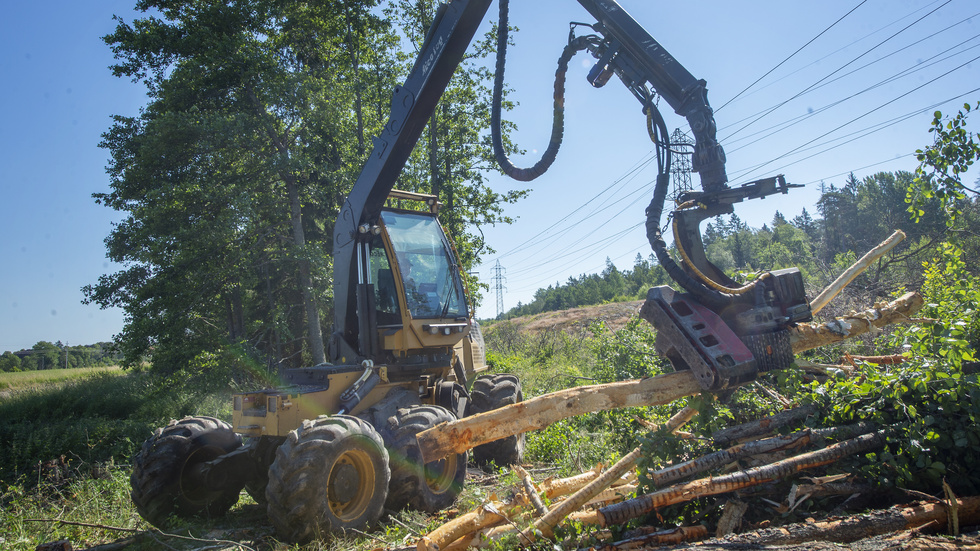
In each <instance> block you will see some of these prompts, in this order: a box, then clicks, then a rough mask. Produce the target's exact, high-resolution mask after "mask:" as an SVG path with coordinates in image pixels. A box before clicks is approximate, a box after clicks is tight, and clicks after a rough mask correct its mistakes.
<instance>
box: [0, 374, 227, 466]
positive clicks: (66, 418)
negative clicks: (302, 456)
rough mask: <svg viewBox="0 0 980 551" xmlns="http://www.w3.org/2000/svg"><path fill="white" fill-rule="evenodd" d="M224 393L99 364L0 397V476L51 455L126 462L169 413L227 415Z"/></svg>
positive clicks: (50, 457) (167, 417)
mask: <svg viewBox="0 0 980 551" xmlns="http://www.w3.org/2000/svg"><path fill="white" fill-rule="evenodd" d="M230 413H231V412H230V405H229V400H228V399H227V397H226V395H223V394H221V393H218V394H215V393H213V391H211V390H210V389H206V388H197V389H195V388H194V387H192V386H180V387H176V386H172V385H164V384H161V382H160V381H159V379H157V378H155V377H153V376H151V375H149V374H146V373H125V374H120V373H119V372H116V371H109V372H102V373H99V372H97V373H96V374H94V375H90V376H89V377H88V378H75V379H72V380H68V381H65V382H63V383H61V384H58V385H47V386H41V387H36V388H31V389H28V390H23V391H20V392H15V393H13V395H11V396H10V397H8V398H6V399H4V400H3V401H0V449H3V450H5V451H4V453H3V454H2V455H0V480H7V481H10V480H13V479H16V478H17V477H18V476H21V475H26V474H29V473H35V471H37V470H38V468H39V467H38V465H39V464H41V463H43V462H45V461H49V460H52V459H57V460H61V458H62V457H64V461H66V462H68V463H71V462H72V461H80V462H86V463H102V462H107V461H117V462H124V463H125V462H128V461H129V458H130V457H131V456H132V454H133V453H134V452H135V451H136V449H137V447H138V446H139V445H140V444H141V443H142V442H143V440H145V439H146V438H147V437H148V436H149V435H150V434H151V433H152V431H153V429H154V428H156V427H157V426H160V425H163V424H165V423H166V422H167V421H169V420H170V419H172V418H177V419H179V418H181V417H183V416H185V415H194V414H208V415H217V416H221V417H230Z"/></svg>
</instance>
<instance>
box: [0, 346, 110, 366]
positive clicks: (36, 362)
mask: <svg viewBox="0 0 980 551" xmlns="http://www.w3.org/2000/svg"><path fill="white" fill-rule="evenodd" d="M119 361H120V357H119V354H118V353H117V352H116V351H115V350H114V349H113V347H112V343H110V342H97V343H95V344H87V345H80V346H67V345H65V344H62V342H61V341H58V342H56V343H50V342H48V341H40V342H38V343H37V344H35V345H34V346H33V347H31V348H30V349H24V350H18V351H16V352H11V351H9V350H8V351H6V352H4V353H3V355H2V356H0V371H35V370H39V369H65V368H69V369H70V368H74V367H96V366H102V365H115V364H118V363H119Z"/></svg>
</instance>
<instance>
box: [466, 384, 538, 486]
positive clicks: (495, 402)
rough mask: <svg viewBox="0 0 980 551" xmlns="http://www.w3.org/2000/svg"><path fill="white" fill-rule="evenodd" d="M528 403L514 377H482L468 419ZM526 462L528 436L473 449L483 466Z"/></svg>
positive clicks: (520, 435) (513, 437)
mask: <svg viewBox="0 0 980 551" xmlns="http://www.w3.org/2000/svg"><path fill="white" fill-rule="evenodd" d="M522 400H524V393H523V392H521V381H520V379H518V378H517V377H516V376H514V375H508V374H499V375H481V376H480V377H477V379H476V381H474V382H473V388H472V389H471V390H470V401H469V404H468V405H467V408H466V416H467V417H469V416H470V415H476V414H477V413H483V412H486V411H491V410H494V409H497V408H500V407H503V406H509V405H511V404H516V403H518V402H520V401H522ZM523 460H524V434H523V433H521V434H518V435H514V436H508V437H506V438H501V439H500V440H494V441H493V442H487V443H486V444H483V445H482V446H477V447H475V448H473V461H475V462H476V464H477V465H480V466H481V467H485V466H487V465H490V464H491V463H494V464H496V466H498V467H507V466H509V465H520V464H521V461H523Z"/></svg>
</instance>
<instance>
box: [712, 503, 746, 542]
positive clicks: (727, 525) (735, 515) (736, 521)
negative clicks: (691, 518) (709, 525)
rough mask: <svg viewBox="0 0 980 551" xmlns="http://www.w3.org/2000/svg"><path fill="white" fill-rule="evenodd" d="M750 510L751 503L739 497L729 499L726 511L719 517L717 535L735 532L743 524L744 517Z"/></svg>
mask: <svg viewBox="0 0 980 551" xmlns="http://www.w3.org/2000/svg"><path fill="white" fill-rule="evenodd" d="M748 510H749V504H748V503H746V502H744V501H739V500H737V499H729V500H728V503H725V509H724V512H722V514H721V518H719V519H718V526H717V527H716V528H715V536H717V537H722V536H727V535H728V534H731V533H734V532H735V531H736V530H738V527H739V526H741V524H742V517H744V516H745V512H746V511H748Z"/></svg>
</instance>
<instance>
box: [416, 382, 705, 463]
mask: <svg viewBox="0 0 980 551" xmlns="http://www.w3.org/2000/svg"><path fill="white" fill-rule="evenodd" d="M699 392H701V387H700V386H698V383H697V381H696V380H695V378H694V376H693V375H692V374H691V373H690V372H688V371H679V372H675V373H665V374H663V375H658V376H656V377H648V378H646V379H638V380H632V381H623V382H618V383H608V384H603V385H589V386H580V387H574V388H568V389H565V390H559V391H558V392H552V393H550V394H545V395H543V396H538V397H536V398H531V399H529V400H525V401H523V402H519V403H516V404H512V405H509V406H504V407H502V408H499V409H494V410H491V411H487V412H484V413H480V414H477V415H473V416H471V417H465V418H463V419H459V420H457V421H452V422H447V423H441V424H439V425H437V426H435V427H433V428H431V429H428V430H426V431H423V432H420V433H419V435H418V441H419V448H420V450H421V451H422V457H423V459H424V460H425V461H436V460H438V459H440V458H442V457H446V456H447V455H449V454H451V453H462V452H464V451H466V450H468V449H470V448H473V447H475V446H479V445H480V444H486V443H487V442H492V441H494V440H498V439H500V438H506V437H508V436H512V435H514V434H520V433H522V432H527V431H531V430H537V429H541V428H544V427H547V426H548V425H551V424H553V423H555V422H558V421H560V420H562V419H566V418H568V417H574V416H576V415H582V414H584V413H592V412H595V411H604V410H610V409H617V408H626V407H635V406H657V405H665V404H669V403H670V402H673V401H674V400H677V399H678V398H683V397H685V396H691V395H693V394H697V393H699Z"/></svg>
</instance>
